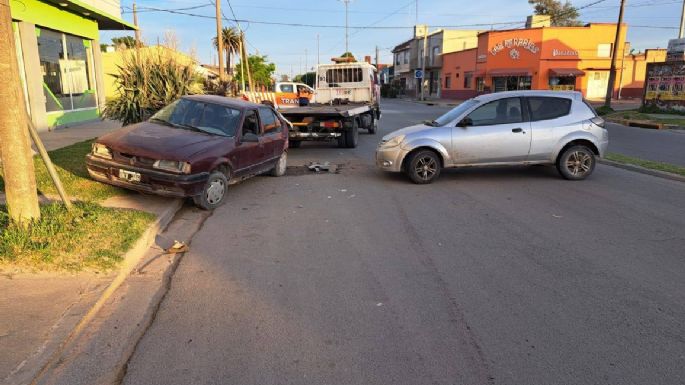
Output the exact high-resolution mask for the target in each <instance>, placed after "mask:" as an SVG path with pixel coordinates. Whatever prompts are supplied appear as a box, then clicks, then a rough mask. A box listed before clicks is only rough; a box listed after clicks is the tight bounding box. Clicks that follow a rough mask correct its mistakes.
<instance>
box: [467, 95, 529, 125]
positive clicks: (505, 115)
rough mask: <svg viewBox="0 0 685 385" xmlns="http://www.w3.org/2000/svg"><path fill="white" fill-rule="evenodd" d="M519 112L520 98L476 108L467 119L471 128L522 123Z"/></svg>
mask: <svg viewBox="0 0 685 385" xmlns="http://www.w3.org/2000/svg"><path fill="white" fill-rule="evenodd" d="M521 111H522V110H521V98H504V99H499V100H495V101H492V102H490V103H487V104H484V105H482V106H480V107H478V108H476V109H475V110H473V111H472V112H471V113H470V114H469V115H468V116H467V117H468V118H470V119H471V121H472V122H473V124H472V125H473V126H492V125H495V124H508V123H519V122H522V121H523V115H522V114H521Z"/></svg>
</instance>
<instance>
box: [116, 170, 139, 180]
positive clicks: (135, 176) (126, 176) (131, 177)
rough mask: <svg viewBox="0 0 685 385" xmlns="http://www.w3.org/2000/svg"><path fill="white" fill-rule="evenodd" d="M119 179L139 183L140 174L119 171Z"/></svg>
mask: <svg viewBox="0 0 685 385" xmlns="http://www.w3.org/2000/svg"><path fill="white" fill-rule="evenodd" d="M119 179H123V180H125V181H129V182H140V173H139V172H133V171H126V170H121V169H120V170H119Z"/></svg>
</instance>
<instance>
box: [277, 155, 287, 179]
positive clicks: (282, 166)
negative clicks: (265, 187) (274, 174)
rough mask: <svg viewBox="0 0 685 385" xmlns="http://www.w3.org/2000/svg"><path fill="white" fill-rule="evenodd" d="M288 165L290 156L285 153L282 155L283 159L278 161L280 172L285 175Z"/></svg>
mask: <svg viewBox="0 0 685 385" xmlns="http://www.w3.org/2000/svg"><path fill="white" fill-rule="evenodd" d="M287 163H288V154H287V153H285V152H284V153H283V154H282V155H281V158H280V159H279V160H278V171H279V172H280V173H281V174H285V168H286V167H287Z"/></svg>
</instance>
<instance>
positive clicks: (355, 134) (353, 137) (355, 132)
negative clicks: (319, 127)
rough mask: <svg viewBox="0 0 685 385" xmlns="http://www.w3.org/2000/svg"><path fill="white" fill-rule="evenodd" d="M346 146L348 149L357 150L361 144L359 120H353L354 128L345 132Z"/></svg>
mask: <svg viewBox="0 0 685 385" xmlns="http://www.w3.org/2000/svg"><path fill="white" fill-rule="evenodd" d="M344 135H345V144H346V145H347V146H346V147H347V148H355V147H357V144H358V143H359V126H358V125H357V119H354V120H352V128H350V129H348V130H346V131H345V134H344Z"/></svg>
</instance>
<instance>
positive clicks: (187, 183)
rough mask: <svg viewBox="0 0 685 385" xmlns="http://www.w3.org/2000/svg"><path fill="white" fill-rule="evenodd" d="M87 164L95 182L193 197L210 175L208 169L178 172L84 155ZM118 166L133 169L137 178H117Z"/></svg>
mask: <svg viewBox="0 0 685 385" xmlns="http://www.w3.org/2000/svg"><path fill="white" fill-rule="evenodd" d="M86 168H87V169H88V174H89V175H90V177H91V178H93V179H95V180H96V181H98V182H102V183H107V184H111V185H113V186H117V187H123V188H126V189H129V190H135V191H139V192H143V193H149V194H155V195H161V196H167V197H177V198H184V197H192V196H196V195H200V194H201V193H202V189H203V188H204V186H205V184H206V183H207V179H208V178H209V173H208V172H200V173H197V174H189V175H179V174H171V173H166V172H163V171H155V170H149V169H145V168H140V167H134V166H128V165H123V164H120V163H117V162H113V161H110V160H107V159H102V158H98V157H95V156H93V155H92V154H88V155H86ZM119 170H126V171H133V172H137V173H139V174H140V182H132V181H128V180H125V179H121V178H119Z"/></svg>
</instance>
